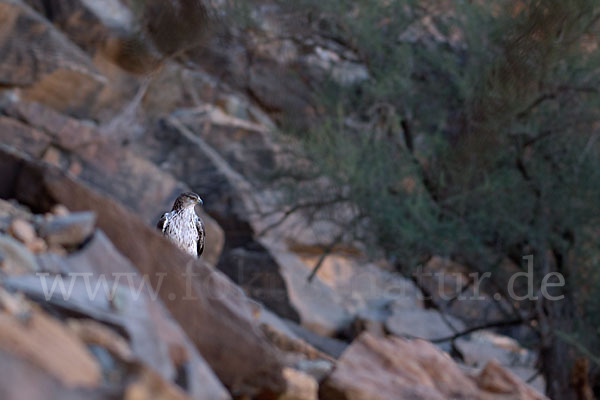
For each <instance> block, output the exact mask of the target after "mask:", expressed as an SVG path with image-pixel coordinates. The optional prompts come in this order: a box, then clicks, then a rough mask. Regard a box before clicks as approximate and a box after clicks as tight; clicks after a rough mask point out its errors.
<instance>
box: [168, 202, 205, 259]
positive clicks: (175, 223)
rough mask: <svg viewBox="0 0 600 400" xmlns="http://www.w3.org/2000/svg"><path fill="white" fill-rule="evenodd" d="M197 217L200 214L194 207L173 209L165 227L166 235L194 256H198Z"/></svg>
mask: <svg viewBox="0 0 600 400" xmlns="http://www.w3.org/2000/svg"><path fill="white" fill-rule="evenodd" d="M197 219H198V216H197V215H196V212H195V211H194V208H193V207H190V208H186V209H184V210H181V211H171V212H170V213H169V215H168V217H167V220H168V223H167V226H166V228H165V236H166V237H168V238H169V239H171V240H172V241H173V242H174V243H175V244H176V245H177V246H178V247H179V248H180V249H182V250H183V251H185V252H187V253H189V254H191V255H192V256H194V257H197V256H198V239H199V235H198V230H197V229H196V220H197Z"/></svg>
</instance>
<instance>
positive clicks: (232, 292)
mask: <svg viewBox="0 0 600 400" xmlns="http://www.w3.org/2000/svg"><path fill="white" fill-rule="evenodd" d="M0 165H1V166H2V168H3V170H4V171H7V173H10V174H11V176H10V177H8V178H7V179H6V180H4V181H3V183H4V185H2V187H0V193H1V194H2V195H3V196H4V197H14V198H17V199H19V200H20V201H21V202H23V203H25V204H30V205H35V206H37V207H40V208H43V207H47V208H48V209H49V208H50V206H51V205H52V204H64V205H66V206H67V207H68V208H69V209H70V210H73V211H84V210H90V211H94V212H95V213H96V215H97V223H98V226H99V227H100V228H101V229H103V230H104V231H105V232H106V234H107V236H108V237H109V238H110V239H111V241H112V242H113V243H114V244H115V246H116V247H117V249H118V250H119V251H120V252H121V253H123V255H125V256H126V257H127V258H128V259H129V260H130V261H131V262H132V263H133V264H134V265H135V267H136V268H137V270H138V271H139V272H140V274H142V276H144V277H145V278H147V279H148V282H149V283H150V284H151V287H152V288H153V290H155V291H156V293H157V294H158V297H159V298H160V299H161V300H162V301H163V302H164V304H165V306H166V308H167V309H168V311H169V312H170V313H171V314H172V315H173V318H174V319H175V320H176V321H177V322H178V323H179V325H180V326H181V327H182V329H183V331H184V332H185V333H186V334H187V336H188V337H189V338H190V339H191V341H192V342H193V343H194V345H195V346H196V347H197V349H198V350H199V351H200V353H201V354H202V356H203V357H204V358H205V359H206V361H207V362H208V364H209V365H210V367H211V368H212V369H213V370H214V372H215V373H216V375H217V376H218V377H219V379H220V380H221V381H222V382H223V383H224V384H225V385H226V386H227V387H228V388H229V389H230V390H231V391H232V392H233V393H234V394H257V393H259V392H262V391H269V392H272V393H283V392H284V391H285V383H284V382H285V381H284V378H283V376H282V370H283V367H282V362H281V360H280V358H279V355H278V352H277V351H276V349H275V348H274V347H273V346H272V345H271V344H270V343H269V342H268V340H267V339H266V338H265V337H264V335H263V334H262V333H261V331H260V329H259V328H258V326H257V325H256V322H255V321H254V320H253V317H252V314H251V309H250V305H249V302H248V299H247V298H246V297H245V296H244V295H243V293H241V291H240V290H239V288H237V287H236V286H235V285H234V284H232V283H231V281H229V280H228V279H227V278H226V277H224V276H223V275H222V274H220V273H219V272H217V271H214V270H213V269H212V268H210V267H209V266H208V265H207V264H205V263H204V262H202V261H198V260H193V259H192V258H190V257H189V256H187V255H186V254H185V253H183V252H181V251H179V250H178V249H177V248H175V247H174V246H173V245H172V244H171V243H170V242H169V241H168V240H167V239H165V238H163V237H162V236H161V235H159V234H158V233H157V232H156V231H155V229H153V228H151V227H148V226H147V225H146V224H145V223H144V222H143V221H142V220H141V219H140V218H139V217H137V216H136V215H135V214H134V213H132V212H131V211H129V210H127V209H126V208H124V207H123V206H121V205H120V204H118V203H116V202H115V201H113V200H110V199H108V198H106V197H104V196H103V195H101V194H100V193H99V192H96V191H94V190H91V189H90V188H89V187H88V186H87V185H84V184H81V183H79V182H77V181H75V180H73V178H72V177H69V176H68V175H66V174H65V173H63V172H61V171H60V170H59V169H56V168H52V167H48V165H42V164H38V163H36V162H33V161H30V160H28V159H27V158H25V157H23V156H21V155H19V154H17V153H9V152H7V151H2V152H1V155H0Z"/></svg>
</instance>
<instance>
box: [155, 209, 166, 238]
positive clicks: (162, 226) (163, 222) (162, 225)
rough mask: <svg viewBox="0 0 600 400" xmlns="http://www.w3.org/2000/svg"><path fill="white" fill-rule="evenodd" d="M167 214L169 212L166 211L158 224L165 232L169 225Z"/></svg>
mask: <svg viewBox="0 0 600 400" xmlns="http://www.w3.org/2000/svg"><path fill="white" fill-rule="evenodd" d="M167 214H168V213H164V214H163V215H162V217H160V219H159V220H158V223H157V224H156V227H157V228H158V229H159V230H160V231H161V232H162V233H165V229H167V225H168V219H167Z"/></svg>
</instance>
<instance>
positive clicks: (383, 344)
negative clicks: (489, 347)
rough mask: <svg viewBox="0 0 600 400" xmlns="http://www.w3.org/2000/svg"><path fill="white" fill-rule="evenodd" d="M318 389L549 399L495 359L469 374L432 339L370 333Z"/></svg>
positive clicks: (334, 394)
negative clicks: (408, 338) (474, 372)
mask: <svg viewBox="0 0 600 400" xmlns="http://www.w3.org/2000/svg"><path fill="white" fill-rule="evenodd" d="M319 394H320V398H322V399H324V400H328V399H332V400H333V399H335V400H362V399H365V400H366V399H369V400H375V399H377V400H380V399H381V400H385V399H390V400H403V399H406V400H408V399H423V400H438V399H439V400H451V399H457V400H458V399H482V400H494V399H497V400H500V399H504V400H506V399H519V400H534V399H535V400H542V399H545V397H544V396H543V395H541V394H539V393H538V392H536V391H535V390H533V389H531V388H530V387H528V386H527V385H526V384H525V383H524V382H523V381H521V380H519V379H518V378H516V377H515V376H514V375H512V374H511V373H510V372H508V371H507V370H505V369H503V368H502V367H500V366H499V365H498V364H497V363H494V362H492V363H489V364H488V365H487V366H486V367H485V368H484V370H483V371H482V372H481V373H480V374H479V375H477V376H470V375H467V374H465V373H464V372H463V371H462V370H461V368H460V367H459V366H458V365H457V364H456V363H454V361H452V359H451V358H450V357H449V356H448V354H446V353H444V352H442V351H441V350H439V349H438V348H437V347H435V346H434V345H432V344H431V343H429V342H426V341H423V340H413V341H408V340H403V339H399V338H387V339H385V338H376V337H374V336H372V335H370V334H368V333H365V334H363V335H362V336H360V337H359V338H358V339H357V340H356V341H355V342H354V343H353V344H352V346H350V347H349V348H348V349H347V350H346V351H345V352H344V354H343V355H342V357H341V358H340V360H339V361H338V363H337V366H336V368H335V370H334V372H333V373H332V374H331V375H330V376H329V377H328V378H327V380H326V381H325V382H324V383H323V385H322V386H321V390H320V393H319Z"/></svg>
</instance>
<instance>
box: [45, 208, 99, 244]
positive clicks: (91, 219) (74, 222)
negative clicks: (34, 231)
mask: <svg viewBox="0 0 600 400" xmlns="http://www.w3.org/2000/svg"><path fill="white" fill-rule="evenodd" d="M95 224H96V215H95V214H94V213H92V212H78V213H71V214H69V215H66V216H64V217H51V218H50V219H48V220H45V221H44V222H42V223H41V225H40V227H39V233H40V236H42V237H43V238H44V239H45V240H46V242H48V244H49V245H51V246H52V245H58V246H65V247H71V246H78V245H80V244H82V243H83V242H84V241H85V240H86V239H87V238H88V237H90V236H91V235H92V233H93V232H94V227H95Z"/></svg>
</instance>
